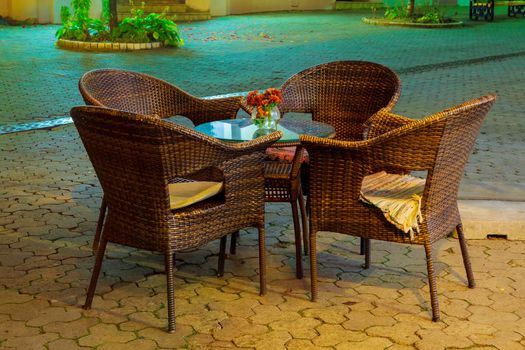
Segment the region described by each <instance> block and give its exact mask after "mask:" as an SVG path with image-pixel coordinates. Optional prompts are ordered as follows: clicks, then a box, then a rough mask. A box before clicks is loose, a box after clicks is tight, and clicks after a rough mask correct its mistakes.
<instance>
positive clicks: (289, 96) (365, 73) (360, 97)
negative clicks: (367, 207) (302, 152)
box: [230, 61, 401, 268]
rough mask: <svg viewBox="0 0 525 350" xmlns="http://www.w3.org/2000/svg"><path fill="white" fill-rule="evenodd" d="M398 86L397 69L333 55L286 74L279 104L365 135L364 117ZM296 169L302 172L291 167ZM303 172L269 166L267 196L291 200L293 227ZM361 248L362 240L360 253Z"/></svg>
mask: <svg viewBox="0 0 525 350" xmlns="http://www.w3.org/2000/svg"><path fill="white" fill-rule="evenodd" d="M400 90H401V84H400V80H399V77H398V76H397V74H396V73H395V72H393V71H392V70H391V69H389V68H387V67H385V66H383V65H380V64H377V63H373V62H366V61H335V62H329V63H324V64H320V65H317V66H314V67H311V68H308V69H305V70H303V71H301V72H299V73H297V74H295V75H293V76H292V77H290V78H289V79H288V80H287V81H286V82H285V83H284V84H283V85H282V86H281V93H282V97H283V102H282V103H281V104H280V105H279V110H280V111H281V113H282V114H283V117H285V115H286V114H287V113H292V112H293V113H310V114H311V115H312V120H314V121H319V122H324V123H327V124H329V125H332V126H333V127H334V128H335V130H336V134H335V139H337V140H345V141H357V140H362V139H363V132H364V130H365V126H364V123H365V122H366V121H367V120H368V118H370V117H371V116H372V115H374V113H376V112H377V111H379V110H380V109H382V108H386V109H387V110H391V109H392V108H393V107H394V105H395V104H396V102H397V100H398V99H399V94H400ZM243 109H244V110H245V111H247V112H248V113H249V108H248V107H246V106H243ZM302 158H303V157H295V158H294V162H301V160H302ZM292 169H293V170H294V171H292ZM299 169H301V172H300V174H301V177H302V178H301V177H299V176H297V173H295V172H296V171H297V172H298V171H299ZM307 174H308V164H302V168H301V164H294V165H293V166H289V165H288V164H286V162H278V163H275V164H272V165H271V166H268V169H267V175H266V178H267V181H266V194H267V196H266V200H267V202H274V201H278V202H290V203H291V204H292V214H293V218H294V227H295V230H296V232H297V230H298V222H299V220H298V219H297V218H296V217H297V216H298V213H297V204H296V203H297V199H298V200H299V204H300V206H299V207H300V209H301V216H302V221H303V222H305V221H306V211H305V210H304V203H303V201H304V199H303V193H302V192H304V194H305V195H308V179H307ZM306 226H307V225H303V244H304V251H305V254H308V239H307V237H308V229H307V227H306ZM296 235H297V233H296ZM234 245H235V239H232V247H234ZM296 246H297V242H296ZM230 250H231V251H232V250H234V248H230ZM364 251H365V246H364V241H362V243H361V254H364ZM296 259H300V256H297V257H296ZM297 268H299V267H297Z"/></svg>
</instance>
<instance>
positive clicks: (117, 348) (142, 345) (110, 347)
mask: <svg viewBox="0 0 525 350" xmlns="http://www.w3.org/2000/svg"><path fill="white" fill-rule="evenodd" d="M157 348H158V346H157V344H156V343H155V342H154V341H153V340H150V339H136V340H133V341H130V342H129V343H125V344H122V343H114V342H108V343H105V344H103V345H101V346H99V347H98V348H97V349H101V350H127V349H140V350H149V349H157Z"/></svg>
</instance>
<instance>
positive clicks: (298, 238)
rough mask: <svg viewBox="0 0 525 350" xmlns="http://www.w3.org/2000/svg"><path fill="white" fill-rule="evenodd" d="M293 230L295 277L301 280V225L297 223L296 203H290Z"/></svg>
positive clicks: (297, 211)
mask: <svg viewBox="0 0 525 350" xmlns="http://www.w3.org/2000/svg"><path fill="white" fill-rule="evenodd" d="M290 204H291V205H292V217H293V229H294V232H295V277H297V278H299V279H300V278H303V259H302V253H301V239H302V237H301V224H300V223H299V210H298V208H297V201H291V202H290Z"/></svg>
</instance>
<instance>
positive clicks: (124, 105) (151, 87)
mask: <svg viewBox="0 0 525 350" xmlns="http://www.w3.org/2000/svg"><path fill="white" fill-rule="evenodd" d="M79 89H80V93H81V94H82V97H83V98H84V101H85V102H86V104H88V105H94V106H103V107H108V108H113V109H118V110H121V111H126V112H132V113H137V114H142V115H152V114H157V115H158V116H160V117H166V116H174V115H177V114H181V113H183V112H184V109H185V107H184V106H185V105H190V104H191V103H192V102H193V99H194V97H193V96H191V95H189V94H188V93H186V92H185V91H183V90H181V89H178V88H177V87H175V86H173V85H171V84H169V83H167V82H165V81H163V80H160V79H157V78H154V77H152V76H149V75H146V74H142V73H138V72H131V71H125V70H118V69H98V70H93V71H90V72H87V73H85V74H84V75H83V76H82V78H81V79H80V81H79Z"/></svg>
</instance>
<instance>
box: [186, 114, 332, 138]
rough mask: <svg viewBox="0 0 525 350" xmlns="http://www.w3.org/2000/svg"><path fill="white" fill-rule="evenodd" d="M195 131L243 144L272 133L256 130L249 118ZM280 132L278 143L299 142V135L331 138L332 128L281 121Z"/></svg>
mask: <svg viewBox="0 0 525 350" xmlns="http://www.w3.org/2000/svg"><path fill="white" fill-rule="evenodd" d="M195 130H197V131H200V132H202V133H204V134H206V135H209V136H212V137H215V138H217V139H220V140H223V141H233V142H244V141H250V140H253V139H255V138H257V137H259V136H262V135H266V134H269V133H271V132H272V131H266V130H258V129H257V126H255V125H254V124H253V123H252V121H251V120H250V119H249V118H243V119H228V120H220V121H214V122H209V123H204V124H200V125H197V126H196V127H195ZM277 130H279V131H282V133H283V137H281V138H280V139H279V141H277V142H280V143H293V142H299V135H311V136H318V137H324V138H326V137H333V135H334V134H335V129H334V127H333V126H331V125H328V124H325V123H321V122H314V121H312V120H293V119H282V120H281V121H280V122H279V124H278V127H277Z"/></svg>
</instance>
